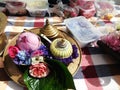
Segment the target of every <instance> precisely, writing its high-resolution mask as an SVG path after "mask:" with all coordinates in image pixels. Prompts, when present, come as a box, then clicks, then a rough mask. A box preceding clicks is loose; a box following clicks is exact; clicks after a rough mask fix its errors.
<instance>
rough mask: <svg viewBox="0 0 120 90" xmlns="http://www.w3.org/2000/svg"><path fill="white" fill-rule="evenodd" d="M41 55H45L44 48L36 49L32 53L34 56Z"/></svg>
mask: <svg viewBox="0 0 120 90" xmlns="http://www.w3.org/2000/svg"><path fill="white" fill-rule="evenodd" d="M41 55H43V51H42V50H35V51H34V52H33V53H32V54H31V56H32V57H33V56H41Z"/></svg>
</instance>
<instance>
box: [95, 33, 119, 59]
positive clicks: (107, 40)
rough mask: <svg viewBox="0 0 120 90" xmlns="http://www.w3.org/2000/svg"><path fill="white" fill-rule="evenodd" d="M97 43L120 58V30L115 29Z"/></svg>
mask: <svg viewBox="0 0 120 90" xmlns="http://www.w3.org/2000/svg"><path fill="white" fill-rule="evenodd" d="M97 44H98V45H99V46H100V47H101V48H102V49H103V50H104V51H105V52H106V53H108V54H110V55H111V56H113V57H114V58H116V59H117V60H120V31H114V32H111V33H109V34H108V35H105V36H103V37H101V40H99V41H97Z"/></svg>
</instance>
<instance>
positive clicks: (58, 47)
mask: <svg viewBox="0 0 120 90" xmlns="http://www.w3.org/2000/svg"><path fill="white" fill-rule="evenodd" d="M50 51H51V53H52V55H53V58H55V59H57V60H59V61H61V62H63V63H64V64H66V65H69V64H70V63H71V62H73V59H75V58H77V57H78V56H79V55H78V52H77V47H76V45H72V44H71V43H70V42H69V41H68V40H67V39H64V38H57V39H55V40H53V42H52V43H51V45H50Z"/></svg>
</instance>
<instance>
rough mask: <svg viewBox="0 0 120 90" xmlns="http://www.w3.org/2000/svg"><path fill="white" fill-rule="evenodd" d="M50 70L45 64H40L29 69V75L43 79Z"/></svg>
mask: <svg viewBox="0 0 120 90" xmlns="http://www.w3.org/2000/svg"><path fill="white" fill-rule="evenodd" d="M49 72H50V70H49V68H48V65H47V63H45V62H40V63H37V64H34V65H31V66H30V67H29V73H30V75H31V76H33V77H35V78H44V77H46V76H47V75H48V74H49Z"/></svg>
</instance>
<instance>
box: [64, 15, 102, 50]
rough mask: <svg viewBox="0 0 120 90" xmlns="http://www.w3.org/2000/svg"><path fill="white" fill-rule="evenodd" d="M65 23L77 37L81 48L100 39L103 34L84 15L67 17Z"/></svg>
mask: <svg viewBox="0 0 120 90" xmlns="http://www.w3.org/2000/svg"><path fill="white" fill-rule="evenodd" d="M64 23H65V24H66V26H67V28H68V30H69V31H70V32H71V33H72V34H73V36H74V37H75V38H76V39H77V41H78V42H79V44H80V46H81V48H83V47H85V46H86V45H87V44H89V43H91V42H93V41H95V40H98V39H99V38H100V37H101V36H102V35H103V34H102V33H101V32H100V31H98V30H97V28H96V27H95V26H94V25H93V24H92V23H90V22H89V21H88V20H87V19H86V18H85V17H84V16H79V17H74V18H68V19H65V20H64Z"/></svg>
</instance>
